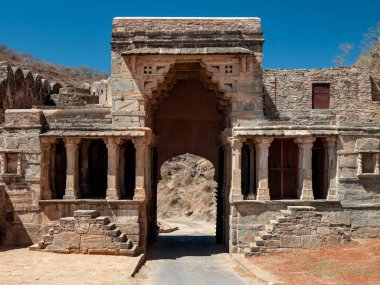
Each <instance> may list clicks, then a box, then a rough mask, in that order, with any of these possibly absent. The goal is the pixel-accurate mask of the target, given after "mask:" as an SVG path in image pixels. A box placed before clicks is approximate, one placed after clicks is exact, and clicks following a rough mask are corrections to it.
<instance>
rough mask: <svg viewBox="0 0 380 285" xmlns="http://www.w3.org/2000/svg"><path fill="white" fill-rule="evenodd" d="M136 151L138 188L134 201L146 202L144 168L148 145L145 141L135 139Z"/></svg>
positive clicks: (136, 187)
mask: <svg viewBox="0 0 380 285" xmlns="http://www.w3.org/2000/svg"><path fill="white" fill-rule="evenodd" d="M133 143H134V145H135V149H136V182H135V184H136V186H135V195H134V196H133V200H145V198H146V194H145V175H144V167H145V165H144V164H145V151H146V148H147V145H146V143H145V139H142V138H141V139H135V140H134V141H133Z"/></svg>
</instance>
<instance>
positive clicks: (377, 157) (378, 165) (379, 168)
mask: <svg viewBox="0 0 380 285" xmlns="http://www.w3.org/2000/svg"><path fill="white" fill-rule="evenodd" d="M374 156H375V170H374V173H375V174H379V173H380V162H379V160H380V153H375V154H374Z"/></svg>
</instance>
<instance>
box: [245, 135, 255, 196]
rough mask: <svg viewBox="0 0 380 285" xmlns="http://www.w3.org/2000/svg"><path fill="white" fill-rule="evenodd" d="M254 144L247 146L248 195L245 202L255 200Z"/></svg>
mask: <svg viewBox="0 0 380 285" xmlns="http://www.w3.org/2000/svg"><path fill="white" fill-rule="evenodd" d="M255 174H256V171H255V144H254V143H253V142H250V144H249V194H248V197H247V200H255V199H256V197H255V189H256V183H255Z"/></svg>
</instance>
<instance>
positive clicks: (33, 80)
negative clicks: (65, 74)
mask: <svg viewBox="0 0 380 285" xmlns="http://www.w3.org/2000/svg"><path fill="white" fill-rule="evenodd" d="M60 87H62V86H61V85H60V84H59V83H57V82H54V83H50V82H49V81H48V80H47V79H45V78H43V77H42V76H41V75H39V74H34V73H32V72H31V71H30V70H24V69H21V68H20V67H12V66H11V65H3V66H1V67H0V113H1V115H0V121H1V122H2V121H4V112H5V110H6V109H24V108H31V107H32V106H34V105H49V104H50V103H51V102H50V95H51V94H54V93H57V92H58V90H59V88H60Z"/></svg>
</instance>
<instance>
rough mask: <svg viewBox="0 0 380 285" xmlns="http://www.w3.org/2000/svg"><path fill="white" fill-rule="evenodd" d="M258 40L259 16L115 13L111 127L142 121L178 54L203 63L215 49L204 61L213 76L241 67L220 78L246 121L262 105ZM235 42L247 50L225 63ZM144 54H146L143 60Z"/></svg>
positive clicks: (245, 121)
mask: <svg viewBox="0 0 380 285" xmlns="http://www.w3.org/2000/svg"><path fill="white" fill-rule="evenodd" d="M262 44H263V39H262V30H261V20H260V19H258V18H186V19H184V18H159V19H157V18H115V19H114V21H113V30H112V43H111V46H112V53H111V57H112V58H111V61H112V67H111V68H112V70H111V74H112V75H111V77H110V80H109V82H110V85H111V94H112V110H113V125H114V127H116V128H126V127H143V126H146V122H147V119H146V116H147V114H146V112H147V105H148V102H147V101H149V99H150V98H151V96H152V93H154V92H156V91H157V90H156V89H157V85H159V84H161V83H163V81H164V80H165V76H166V75H167V73H168V72H169V71H170V70H171V68H172V67H173V65H174V64H175V63H176V60H177V58H179V57H180V56H181V59H182V58H185V59H184V60H185V61H182V62H186V60H187V62H194V58H197V59H196V60H195V61H197V62H199V63H201V61H202V60H203V58H206V57H207V56H208V55H210V54H211V53H215V52H216V50H217V51H218V52H220V54H218V57H219V58H217V59H210V60H209V59H207V60H206V61H205V62H203V64H205V65H207V67H205V68H206V69H207V71H208V72H211V73H213V75H215V76H216V77H218V79H217V80H219V79H220V78H221V75H220V74H219V72H223V73H224V76H223V77H225V76H226V75H228V76H230V75H231V74H230V73H232V76H233V74H235V73H236V72H238V69H240V70H241V72H242V73H241V77H239V79H235V78H233V80H232V81H231V82H229V81H228V82H227V81H226V82H219V83H220V85H221V86H220V89H221V90H223V92H227V93H231V94H232V93H233V94H234V98H233V99H231V101H233V104H232V105H233V106H232V109H233V110H232V112H235V114H238V113H239V112H240V113H242V114H243V115H242V114H240V115H241V116H240V117H241V118H242V122H243V123H246V124H249V118H250V117H252V116H256V115H257V114H256V113H260V112H262V107H261V106H257V105H261V104H262V85H261V61H262ZM215 48H216V49H215ZM234 48H235V49H237V50H239V48H241V49H244V50H245V51H246V52H247V51H248V53H249V54H247V56H246V58H244V59H242V60H241V63H240V65H239V63H238V65H237V67H238V69H236V67H235V66H234V64H235V63H234V62H233V63H231V64H230V63H229V62H227V63H226V60H225V58H223V55H225V54H229V55H233V54H234V51H235V50H234ZM206 49H209V50H206ZM221 49H222V50H223V52H221ZM173 52H174V54H173ZM237 54H239V52H237ZM189 55H191V56H189ZM154 56H156V58H153V57H154ZM186 56H188V57H186ZM148 57H150V60H148V61H144V60H145V59H146V58H148ZM165 57H166V58H165ZM228 60H229V59H228ZM228 60H227V61H228ZM212 61H214V62H212ZM223 64H224V65H226V66H224V65H223ZM208 65H210V66H208ZM213 68H214V69H213ZM215 68H216V69H215ZM141 78H143V80H141ZM220 80H222V79H220ZM223 80H224V78H223ZM235 94H236V96H235ZM252 96H257V97H258V98H257V99H256V98H255V99H256V101H255V103H254V104H252V102H249V101H254V100H253V99H252ZM251 99H252V100H251ZM256 102H257V104H256ZM253 105H255V106H253ZM255 107H257V108H256V109H254V108H255ZM258 110H259V111H260V112H258ZM251 113H252V114H251ZM259 115H260V114H259ZM233 116H234V115H233V114H232V115H231V117H232V119H233V118H234V117H233ZM236 117H237V116H236ZM236 124H238V122H237V123H236Z"/></svg>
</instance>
